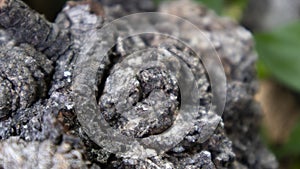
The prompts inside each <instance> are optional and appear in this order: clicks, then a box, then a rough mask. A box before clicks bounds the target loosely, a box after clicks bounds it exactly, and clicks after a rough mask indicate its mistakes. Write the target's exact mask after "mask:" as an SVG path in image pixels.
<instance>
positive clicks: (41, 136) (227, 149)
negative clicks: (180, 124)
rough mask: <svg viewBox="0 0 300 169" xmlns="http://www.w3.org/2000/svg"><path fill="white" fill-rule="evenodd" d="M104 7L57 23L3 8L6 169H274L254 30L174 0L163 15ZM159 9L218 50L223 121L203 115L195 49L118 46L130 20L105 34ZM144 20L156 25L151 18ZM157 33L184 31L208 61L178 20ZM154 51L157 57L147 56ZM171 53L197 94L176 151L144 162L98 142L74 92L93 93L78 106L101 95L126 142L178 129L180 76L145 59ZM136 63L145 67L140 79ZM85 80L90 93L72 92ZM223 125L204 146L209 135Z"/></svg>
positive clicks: (0, 79)
mask: <svg viewBox="0 0 300 169" xmlns="http://www.w3.org/2000/svg"><path fill="white" fill-rule="evenodd" d="M99 2H100V3H96V2H93V3H92V2H90V1H87V2H70V3H68V4H67V5H66V7H65V8H64V9H63V10H62V12H61V13H60V14H59V15H58V17H57V19H56V22H55V23H49V22H48V21H46V20H45V19H44V18H43V17H41V16H40V15H39V14H37V13H35V12H33V11H32V10H31V9H29V8H28V7H27V6H26V5H25V4H23V3H22V2H20V1H18V0H4V1H0V25H1V27H2V28H3V29H2V30H1V31H0V48H1V51H0V92H1V93H0V138H1V139H2V142H1V143H0V150H1V151H0V168H1V167H2V168H14V167H15V168H22V167H23V168H32V166H33V164H35V165H34V167H37V168H43V167H44V168H55V167H57V168H100V167H101V168H276V167H277V162H276V160H275V158H274V156H273V155H272V154H270V153H269V152H268V151H267V149H266V148H265V147H264V146H263V144H262V143H261V141H260V139H259V136H258V130H259V128H258V123H257V121H258V120H259V118H260V113H261V111H260V109H259V108H258V107H257V103H256V102H255V101H254V100H253V95H254V94H255V91H256V82H255V72H254V62H255V59H256V55H255V53H254V52H253V40H252V37H251V34H250V33H249V32H247V31H246V30H245V29H243V28H241V27H239V26H238V25H237V24H236V23H234V22H232V21H230V20H228V19H226V18H220V17H218V16H216V15H215V14H214V13H213V12H211V11H210V10H208V9H206V8H205V7H202V6H199V5H196V4H194V3H192V2H190V1H174V2H168V3H167V4H163V5H161V6H160V7H159V9H155V7H154V6H153V4H152V3H151V2H150V1H148V0H142V1H138V3H135V2H136V1H135V0H134V1H132V2H131V1H130V2H126V3H124V2H125V1H118V0H114V1H106V0H103V1H102V0H99ZM155 10H157V11H160V12H167V13H171V14H174V15H177V16H179V17H182V18H185V19H187V20H189V21H190V22H192V23H193V24H195V25H196V26H197V27H198V28H199V29H200V30H201V31H202V32H204V34H205V35H206V37H207V38H208V39H209V40H210V41H211V42H212V44H213V45H214V47H215V48H216V50H217V52H218V54H219V56H220V58H221V60H222V63H223V66H224V69H225V73H226V76H227V80H228V85H227V91H228V92H227V104H226V107H225V111H224V114H223V116H222V121H221V122H220V119H221V117H219V116H217V115H211V116H209V115H207V111H208V109H209V104H210V101H211V97H212V96H211V86H210V84H209V78H208V76H207V74H206V72H205V69H204V67H203V65H202V62H201V59H200V58H197V57H196V55H195V53H194V51H191V49H190V48H188V47H185V46H184V44H182V43H180V42H178V41H176V40H174V39H168V38H166V37H162V36H158V35H145V36H135V37H131V38H128V39H126V40H123V41H118V37H120V35H121V34H122V33H125V32H126V31H131V30H132V27H131V26H132V25H130V24H129V23H124V25H123V27H122V29H123V30H121V31H120V32H118V33H114V34H109V33H108V32H104V33H103V31H102V32H101V31H100V29H101V28H102V27H103V25H105V24H107V23H109V22H110V21H112V20H113V19H117V18H118V17H120V16H124V15H127V14H130V13H134V12H142V11H155ZM142 23H143V24H145V25H147V26H153V25H151V21H149V20H145V21H143V22H142ZM153 29H157V30H161V31H169V32H170V33H171V34H174V35H178V32H177V30H178V29H180V30H181V31H182V30H184V31H183V32H184V33H183V34H181V35H180V36H182V37H183V38H185V39H187V41H188V42H189V44H190V45H195V44H196V45H195V46H197V49H198V50H199V51H201V52H202V54H206V53H209V52H210V50H211V49H210V48H208V47H207V46H208V44H206V43H205V42H198V41H197V38H196V36H197V35H196V34H195V32H192V31H191V30H190V29H189V27H186V25H184V24H182V23H176V22H175V23H173V24H172V27H170V25H164V24H161V25H156V26H153ZM25 30H26V31H25ZM122 31H124V32H122ZM112 32H114V31H112ZM94 35H97V36H94ZM111 37H112V38H111ZM111 40H112V41H114V40H116V41H118V43H117V44H116V45H115V46H114V47H113V48H111V49H110V50H109V52H107V51H104V50H103V49H104V48H106V47H107V46H105V45H107V44H108V43H111V42H110V41H111ZM149 47H151V48H155V49H157V50H141V49H145V48H149ZM166 52H167V53H169V54H171V56H176V57H175V58H179V59H181V60H183V61H184V62H185V64H186V65H187V67H188V68H189V69H190V70H191V72H192V73H193V75H194V76H195V79H196V85H197V87H198V89H199V90H200V91H199V92H200V95H199V96H198V98H197V99H199V101H200V102H199V103H200V104H199V107H198V108H199V109H198V116H197V118H196V119H194V120H195V123H194V125H193V127H192V129H191V130H189V133H188V134H187V135H186V136H185V137H184V139H183V140H182V141H181V142H180V143H178V144H177V145H176V146H175V147H174V148H172V149H171V150H169V151H167V152H162V153H158V155H156V156H154V157H149V158H145V159H137V158H131V157H130V156H129V157H120V156H117V155H115V154H113V153H110V152H108V151H106V150H105V149H104V148H103V147H101V146H99V145H97V144H96V143H95V142H94V141H92V140H93V139H92V138H90V135H88V134H87V133H85V129H84V128H83V127H82V124H80V123H79V121H78V116H81V115H82V114H80V113H78V112H77V111H76V109H75V107H80V106H81V105H80V102H78V100H76V99H77V97H76V96H77V95H76V92H78V91H75V90H79V92H81V93H83V94H84V95H85V96H90V98H85V99H86V100H82V105H83V103H89V101H90V99H91V97H92V96H93V97H95V101H97V104H98V105H97V106H99V108H100V109H101V110H102V111H101V113H102V115H104V117H105V119H106V121H108V122H109V125H111V126H112V127H113V128H114V129H117V130H120V131H121V133H123V134H124V135H127V136H130V137H139V138H144V137H147V136H151V135H158V134H160V133H162V132H164V131H166V130H168V129H169V128H170V126H172V125H173V123H174V121H175V118H176V115H177V114H178V110H179V108H180V106H181V105H180V98H181V97H182V96H181V95H180V87H179V86H178V84H179V83H180V81H178V77H179V76H180V75H178V74H176V73H175V74H172V73H170V72H169V71H168V70H167V69H165V67H163V66H160V65H157V64H156V65H152V64H147V62H146V61H147V59H149V58H151V57H157V58H159V57H163V56H164V55H165V54H166ZM132 58H134V59H135V60H134V62H132ZM139 59H140V61H141V62H140V63H138V60H139ZM94 61H99V62H98V63H97V64H98V65H99V67H95V68H94V67H93V65H97V64H93V62H94ZM81 63H85V64H86V65H82V64H81ZM87 63H88V64H87ZM133 63H135V64H137V66H136V68H142V69H138V70H139V71H138V73H137V74H135V73H134V71H133V70H135V69H136V68H134V64H133ZM144 63H145V64H144ZM176 63H178V61H176V60H174V61H173V60H172V64H174V65H176ZM141 65H142V66H141ZM81 67H91V69H90V70H93V71H94V72H88V71H87V72H81V71H80V70H82V69H81ZM177 69H178V67H177ZM93 73H95V74H97V76H94V74H93ZM78 77H79V78H78ZM188 80H190V79H189V78H187V81H188ZM79 83H83V84H86V87H87V88H79V89H78V88H76V84H79ZM74 84H75V85H74ZM89 84H96V85H94V86H93V87H95V88H96V90H95V91H96V92H95V91H94V90H92V92H91V93H89V92H90V88H89V86H88V85H89ZM79 101H80V100H79ZM150 105H151V106H150ZM153 108H155V110H152V109H153ZM86 111H87V110H86ZM83 115H84V114H83ZM217 124H218V127H217V129H216V130H215V131H214V133H213V134H209V136H210V137H209V138H207V140H205V142H203V139H202V137H203V135H205V134H206V133H210V131H211V129H210V128H212V126H215V125H217ZM174 137H176V136H175V135H174ZM167 141H169V142H172V141H173V140H172V138H170V140H167ZM9 157H11V158H9ZM36 157H38V158H36ZM41 157H43V158H41ZM39 159H40V160H39ZM62 162H63V163H62Z"/></svg>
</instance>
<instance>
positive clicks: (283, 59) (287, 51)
mask: <svg viewBox="0 0 300 169" xmlns="http://www.w3.org/2000/svg"><path fill="white" fill-rule="evenodd" d="M299 38H300V22H295V23H293V24H290V25H286V26H284V27H281V28H278V29H275V30H273V31H270V32H265V33H255V40H256V49H257V52H258V54H259V58H260V60H261V61H262V63H263V64H264V65H265V67H266V68H265V69H267V70H268V71H269V72H270V73H271V74H272V75H273V76H275V77H276V78H277V79H278V80H279V81H281V82H282V83H284V84H285V85H287V86H288V87H290V88H292V89H294V90H296V91H299V92H300V76H299V75H300V39H299ZM258 70H259V71H263V70H261V69H258ZM260 73H262V72H260ZM299 143H300V142H299Z"/></svg>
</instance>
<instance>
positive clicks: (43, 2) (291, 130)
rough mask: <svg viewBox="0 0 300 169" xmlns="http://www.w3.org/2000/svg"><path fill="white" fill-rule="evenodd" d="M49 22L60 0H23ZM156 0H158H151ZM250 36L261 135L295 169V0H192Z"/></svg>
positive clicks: (298, 79)
mask: <svg viewBox="0 0 300 169" xmlns="http://www.w3.org/2000/svg"><path fill="white" fill-rule="evenodd" d="M24 1H25V2H26V3H27V4H29V5H30V6H31V7H32V8H34V9H35V10H37V11H38V12H40V13H42V14H44V15H45V17H46V18H48V19H49V20H51V21H53V20H54V19H55V17H56V15H57V13H58V12H59V11H60V10H61V9H62V8H63V5H64V4H65V2H66V0H51V1H50V0H24ZM154 1H155V3H156V4H159V3H161V2H162V1H163V0H154ZM196 1H197V2H198V3H200V4H204V5H206V6H208V7H209V8H211V9H212V10H214V11H215V12H216V13H217V14H218V15H220V16H224V17H230V18H232V19H234V20H236V22H238V23H240V24H241V25H243V26H244V27H245V28H246V29H248V30H250V31H251V32H252V33H253V35H254V39H255V43H256V51H257V53H258V56H259V57H258V61H257V64H256V68H257V76H258V78H259V93H258V94H257V95H256V99H257V100H258V101H259V102H260V103H261V106H262V108H263V112H264V115H263V121H262V128H261V134H262V137H263V138H264V141H265V143H266V144H267V145H268V146H269V148H270V149H271V150H272V151H273V152H274V153H275V155H276V156H277V159H278V161H279V163H280V168H282V169H300V104H299V103H300V0H196Z"/></svg>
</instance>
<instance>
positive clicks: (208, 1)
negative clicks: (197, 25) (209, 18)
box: [196, 0, 224, 14]
mask: <svg viewBox="0 0 300 169" xmlns="http://www.w3.org/2000/svg"><path fill="white" fill-rule="evenodd" d="M196 1H197V2H200V3H203V4H204V5H206V6H207V7H208V8H211V9H213V10H214V11H215V12H216V13H217V14H221V13H222V10H223V6H224V0H196Z"/></svg>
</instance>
